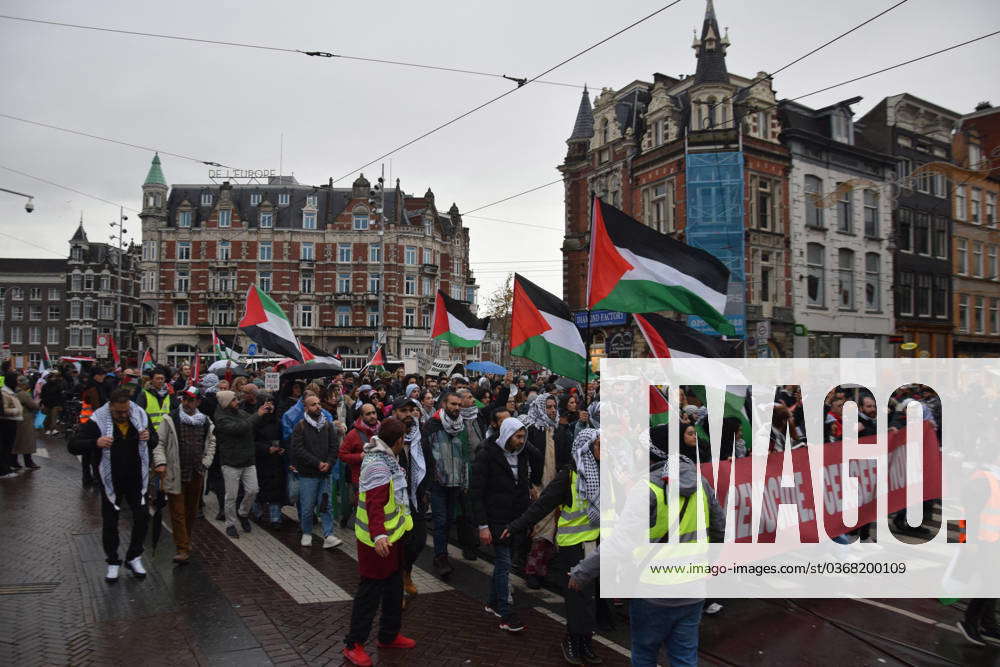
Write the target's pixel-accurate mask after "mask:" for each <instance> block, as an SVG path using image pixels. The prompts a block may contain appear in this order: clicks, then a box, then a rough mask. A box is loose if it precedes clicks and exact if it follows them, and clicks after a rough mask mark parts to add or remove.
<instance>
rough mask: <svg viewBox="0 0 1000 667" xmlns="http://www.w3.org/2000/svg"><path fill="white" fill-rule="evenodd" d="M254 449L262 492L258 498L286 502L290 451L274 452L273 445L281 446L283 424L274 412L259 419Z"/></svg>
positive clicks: (254, 431) (258, 482)
mask: <svg viewBox="0 0 1000 667" xmlns="http://www.w3.org/2000/svg"><path fill="white" fill-rule="evenodd" d="M253 441H254V449H255V453H256V458H255V460H256V465H257V485H258V486H259V487H260V493H258V495H257V499H258V500H259V501H260V502H262V503H281V504H284V502H285V496H286V493H287V488H288V487H287V483H286V480H285V471H286V470H287V468H288V452H287V451H286V452H285V453H283V454H272V453H271V446H272V445H277V446H278V447H281V424H280V423H279V422H278V417H277V416H276V415H275V414H274V413H273V412H272V413H269V414H266V415H264V416H263V417H261V418H260V419H259V420H258V421H257V425H256V426H254V429H253Z"/></svg>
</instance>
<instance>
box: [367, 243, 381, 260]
mask: <svg viewBox="0 0 1000 667" xmlns="http://www.w3.org/2000/svg"><path fill="white" fill-rule="evenodd" d="M368 261H369V262H371V263H373V264H378V263H380V262H381V261H382V244H381V243H370V244H369V245H368Z"/></svg>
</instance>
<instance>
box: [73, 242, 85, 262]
mask: <svg viewBox="0 0 1000 667" xmlns="http://www.w3.org/2000/svg"><path fill="white" fill-rule="evenodd" d="M70 256H71V257H72V258H73V259H75V260H76V261H80V260H81V259H83V248H81V247H80V246H78V245H75V246H73V248H72V249H71V250H70Z"/></svg>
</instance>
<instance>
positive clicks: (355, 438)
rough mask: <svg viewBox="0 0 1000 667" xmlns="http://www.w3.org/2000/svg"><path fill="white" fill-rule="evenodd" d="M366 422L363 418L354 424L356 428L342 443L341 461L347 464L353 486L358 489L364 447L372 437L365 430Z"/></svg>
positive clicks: (348, 433)
mask: <svg viewBox="0 0 1000 667" xmlns="http://www.w3.org/2000/svg"><path fill="white" fill-rule="evenodd" d="M363 425H364V422H363V421H361V417H358V420H357V421H356V422H354V428H352V429H351V430H350V431H348V432H347V435H345V436H344V439H343V440H342V441H341V443H340V460H341V461H343V462H344V463H346V464H347V469H348V471H349V472H350V473H351V484H353V485H354V488H358V480H359V479H360V478H361V460H362V459H363V458H365V452H364V446H365V443H367V442H368V440H370V439H371V435H370V434H369V433H368V432H367V431H366V430H365V429H364V428H363Z"/></svg>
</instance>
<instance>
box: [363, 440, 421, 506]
mask: <svg viewBox="0 0 1000 667" xmlns="http://www.w3.org/2000/svg"><path fill="white" fill-rule="evenodd" d="M364 452H365V458H364V459H363V460H362V461H361V479H360V480H359V481H358V490H359V491H369V490H371V489H374V488H376V487H379V486H382V485H383V484H388V483H389V480H392V487H393V491H394V493H395V497H396V504H397V505H399V506H400V507H402V508H403V511H405V512H406V513H407V514H409V512H410V496H409V493H408V492H407V485H406V472H405V471H404V470H403V467H402V466H401V465H399V461H397V460H396V455H395V454H393V453H392V448H391V447H389V445H387V444H386V443H385V441H384V440H382V438H380V437H378V436H377V435H376V436H372V439H371V440H369V441H368V442H367V443H365V446H364Z"/></svg>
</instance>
